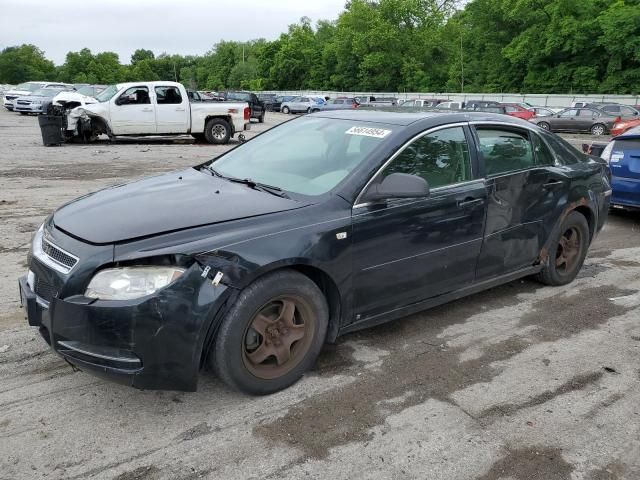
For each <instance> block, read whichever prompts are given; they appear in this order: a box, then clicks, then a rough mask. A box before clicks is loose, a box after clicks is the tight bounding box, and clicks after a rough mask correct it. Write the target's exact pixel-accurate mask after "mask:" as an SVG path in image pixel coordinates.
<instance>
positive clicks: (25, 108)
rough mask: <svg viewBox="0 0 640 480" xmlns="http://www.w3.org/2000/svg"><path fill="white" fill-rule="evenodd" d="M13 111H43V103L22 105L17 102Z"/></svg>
mask: <svg viewBox="0 0 640 480" xmlns="http://www.w3.org/2000/svg"><path fill="white" fill-rule="evenodd" d="M13 111H14V112H26V113H42V104H39V105H34V104H29V105H21V104H19V103H16V104H14V105H13Z"/></svg>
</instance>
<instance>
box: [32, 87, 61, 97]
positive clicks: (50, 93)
mask: <svg viewBox="0 0 640 480" xmlns="http://www.w3.org/2000/svg"><path fill="white" fill-rule="evenodd" d="M59 93H60V90H54V89H52V88H41V89H40V90H36V91H35V92H33V93H32V95H33V96H34V97H35V96H39V97H55V96H56V95H57V94H59Z"/></svg>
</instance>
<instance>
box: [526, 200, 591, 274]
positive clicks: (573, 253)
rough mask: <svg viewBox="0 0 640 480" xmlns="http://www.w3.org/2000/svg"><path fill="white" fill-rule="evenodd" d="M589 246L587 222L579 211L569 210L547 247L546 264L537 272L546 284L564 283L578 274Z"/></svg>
mask: <svg viewBox="0 0 640 480" xmlns="http://www.w3.org/2000/svg"><path fill="white" fill-rule="evenodd" d="M588 248H589V224H588V223H587V219H586V218H585V217H584V215H582V214H581V213H580V212H575V211H573V212H571V213H570V214H569V215H568V216H567V218H565V220H564V222H562V226H561V227H560V230H559V233H558V234H557V236H556V238H555V239H554V240H553V243H552V245H551V247H550V249H549V260H548V263H547V265H546V266H545V267H544V268H543V270H542V271H541V272H540V273H539V274H538V279H539V280H540V281H541V282H542V283H544V284H546V285H566V284H567V283H571V282H572V281H573V280H574V279H575V278H576V275H578V272H579V271H580V268H582V264H583V263H584V259H585V257H586V256H587V249H588Z"/></svg>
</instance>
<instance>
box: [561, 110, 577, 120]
mask: <svg viewBox="0 0 640 480" xmlns="http://www.w3.org/2000/svg"><path fill="white" fill-rule="evenodd" d="M560 116H561V117H562V118H570V117H577V116H578V110H577V109H575V108H571V109H569V110H565V111H564V112H562V113H561V114H560Z"/></svg>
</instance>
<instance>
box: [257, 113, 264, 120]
mask: <svg viewBox="0 0 640 480" xmlns="http://www.w3.org/2000/svg"><path fill="white" fill-rule="evenodd" d="M258 122H259V123H264V111H263V112H262V115H260V116H259V117H258Z"/></svg>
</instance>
